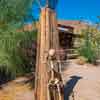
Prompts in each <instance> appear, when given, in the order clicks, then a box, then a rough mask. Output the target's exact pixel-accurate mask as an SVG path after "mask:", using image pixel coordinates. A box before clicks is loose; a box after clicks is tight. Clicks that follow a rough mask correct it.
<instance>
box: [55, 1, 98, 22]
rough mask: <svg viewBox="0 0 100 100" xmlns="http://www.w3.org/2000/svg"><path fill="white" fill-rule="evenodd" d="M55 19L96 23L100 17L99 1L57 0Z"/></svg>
mask: <svg viewBox="0 0 100 100" xmlns="http://www.w3.org/2000/svg"><path fill="white" fill-rule="evenodd" d="M56 11H57V18H58V19H61V20H77V19H78V20H88V21H92V22H96V21H98V20H97V16H99V15H100V0H59V3H58V5H57V9H56Z"/></svg>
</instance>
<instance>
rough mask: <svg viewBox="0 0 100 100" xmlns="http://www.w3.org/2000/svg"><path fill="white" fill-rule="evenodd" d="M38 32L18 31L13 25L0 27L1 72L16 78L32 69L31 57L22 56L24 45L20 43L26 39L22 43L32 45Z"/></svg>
mask: <svg viewBox="0 0 100 100" xmlns="http://www.w3.org/2000/svg"><path fill="white" fill-rule="evenodd" d="M36 33H37V32H36V31H33V32H17V31H16V28H15V27H13V26H9V27H8V28H7V29H6V30H4V29H0V73H2V74H3V73H4V74H5V75H6V76H9V77H10V78H11V79H14V78H15V77H16V76H18V75H24V74H25V73H27V72H30V71H32V70H31V69H30V67H29V66H30V65H29V62H30V59H28V58H25V56H24V55H25V54H24V55H23V56H22V54H21V50H22V49H20V48H22V47H21V45H19V44H20V42H22V41H24V42H23V43H22V45H30V44H31V45H32V41H34V40H35V39H36ZM25 59H28V60H25ZM26 64H27V66H26Z"/></svg>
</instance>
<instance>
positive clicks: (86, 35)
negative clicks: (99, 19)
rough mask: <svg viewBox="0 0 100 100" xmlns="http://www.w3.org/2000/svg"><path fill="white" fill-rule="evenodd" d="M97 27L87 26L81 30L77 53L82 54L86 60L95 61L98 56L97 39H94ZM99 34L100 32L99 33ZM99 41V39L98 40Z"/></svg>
mask: <svg viewBox="0 0 100 100" xmlns="http://www.w3.org/2000/svg"><path fill="white" fill-rule="evenodd" d="M96 30H97V29H95V28H92V27H88V29H86V30H84V31H82V32H83V38H82V42H81V46H80V49H79V54H80V55H81V56H84V57H85V58H86V59H87V61H88V62H90V63H95V62H96V59H97V56H98V53H99V52H98V45H99V44H98V41H97V39H96V37H97V34H98V32H97V31H96ZM99 35H100V34H99ZM99 41H100V40H99Z"/></svg>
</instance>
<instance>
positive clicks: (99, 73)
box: [0, 61, 100, 100]
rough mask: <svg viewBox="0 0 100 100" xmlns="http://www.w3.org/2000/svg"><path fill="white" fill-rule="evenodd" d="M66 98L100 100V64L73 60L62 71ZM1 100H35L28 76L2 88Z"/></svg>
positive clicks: (72, 99)
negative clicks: (79, 63) (82, 63)
mask: <svg viewBox="0 0 100 100" xmlns="http://www.w3.org/2000/svg"><path fill="white" fill-rule="evenodd" d="M62 77H63V81H64V84H65V88H64V100H100V66H93V65H90V64H85V65H78V64H76V63H75V61H71V62H70V63H68V64H67V65H66V66H64V68H63V72H62ZM0 100H34V90H33V89H32V88H31V85H30V84H29V83H28V82H27V78H18V79H16V80H14V81H12V82H10V83H8V84H6V85H3V86H2V87H1V88H0Z"/></svg>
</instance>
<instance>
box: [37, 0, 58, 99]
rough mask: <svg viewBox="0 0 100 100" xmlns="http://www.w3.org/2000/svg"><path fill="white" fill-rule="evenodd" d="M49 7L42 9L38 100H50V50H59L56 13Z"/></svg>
mask: <svg viewBox="0 0 100 100" xmlns="http://www.w3.org/2000/svg"><path fill="white" fill-rule="evenodd" d="M47 1H48V0H47ZM48 3H49V2H47V5H46V6H45V7H44V8H42V9H41V16H40V30H39V33H38V39H37V40H38V43H37V62H36V78H35V97H36V100H48V81H49V74H48V71H49V68H48V66H47V56H48V53H47V52H48V51H49V49H50V48H53V49H55V50H56V49H58V48H59V39H58V31H57V22H56V13H55V11H54V10H53V9H51V8H49V6H48Z"/></svg>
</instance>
